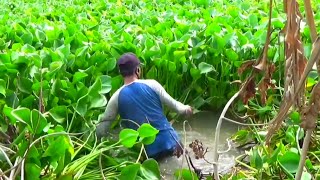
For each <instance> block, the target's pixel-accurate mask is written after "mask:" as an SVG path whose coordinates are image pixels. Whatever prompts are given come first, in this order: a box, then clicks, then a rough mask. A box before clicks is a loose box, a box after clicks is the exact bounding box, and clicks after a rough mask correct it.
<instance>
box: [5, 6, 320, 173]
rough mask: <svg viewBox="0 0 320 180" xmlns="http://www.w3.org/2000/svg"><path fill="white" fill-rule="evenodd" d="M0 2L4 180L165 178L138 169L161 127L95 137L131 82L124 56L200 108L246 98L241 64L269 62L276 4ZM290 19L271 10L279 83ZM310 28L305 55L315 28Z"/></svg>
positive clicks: (145, 166) (151, 165)
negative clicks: (121, 64) (119, 64)
mask: <svg viewBox="0 0 320 180" xmlns="http://www.w3.org/2000/svg"><path fill="white" fill-rule="evenodd" d="M0 4H1V5H0V7H1V8H0V112H1V113H0V179H1V178H2V179H6V178H9V179H11V178H13V179H14V178H18V177H19V178H21V179H24V178H26V179H56V178H57V179H102V178H104V177H108V178H110V179H118V178H120V179H128V178H129V177H130V178H133V179H135V178H140V179H157V178H160V172H159V169H158V166H157V163H156V162H155V161H153V160H147V161H145V162H143V163H140V162H139V161H140V160H141V159H142V157H141V156H142V152H143V151H142V149H143V144H148V143H150V142H152V139H153V138H154V137H155V134H156V133H155V131H156V130H154V129H153V128H152V127H146V129H147V130H148V131H152V132H154V133H153V134H152V135H150V137H149V136H148V135H145V133H143V130H141V132H139V130H138V131H129V130H124V131H122V133H120V140H119V141H112V140H108V141H105V142H103V143H101V144H98V143H97V141H96V138H95V135H94V134H95V133H94V131H95V125H96V123H97V122H98V118H99V115H100V114H101V113H102V112H103V111H104V107H105V105H106V104H107V101H108V98H109V97H110V95H111V94H112V93H114V92H115V90H117V89H118V88H119V87H120V86H121V85H122V81H121V77H120V76H119V75H118V70H117V68H116V60H117V59H118V57H119V56H120V55H121V54H122V53H125V52H134V53H136V54H137V56H138V57H139V58H140V59H141V61H143V63H144V67H143V77H144V78H154V79H157V80H158V81H159V82H160V83H161V84H163V85H164V87H165V89H166V90H167V91H168V93H169V94H170V95H172V96H173V97H174V98H176V99H179V100H180V101H182V102H184V103H189V104H191V105H192V106H194V107H195V108H206V109H211V110H215V109H218V108H221V107H222V106H223V105H224V104H225V103H226V102H227V100H228V99H229V98H230V97H231V96H232V95H233V94H234V92H235V91H237V89H238V87H239V85H238V84H237V82H235V81H236V80H239V79H240V80H243V79H244V77H245V76H244V75H243V76H242V75H241V76H239V74H238V72H237V70H238V68H239V67H240V66H241V64H242V63H243V61H244V60H250V59H255V58H257V57H258V56H259V55H260V53H261V50H262V48H263V46H264V43H265V39H266V38H265V37H266V35H267V34H266V27H267V23H268V16H267V11H268V4H267V3H261V2H259V1H255V0H245V1H242V0H235V1H232V2H224V1H206V0H190V1H184V0H172V1H166V0H153V1H138V0H132V1H121V0H111V1H100V0H90V1H86V0H73V1H65V0H57V1H48V2H45V1H36V0H30V1H28V2H26V1H19V0H12V1H8V0H1V1H0ZM317 6H319V5H317ZM315 19H316V22H317V23H319V20H320V14H319V13H316V14H315ZM284 22H285V15H284V13H282V11H281V10H275V11H273V14H272V27H273V29H274V31H273V32H272V36H271V37H272V40H271V43H270V47H269V53H268V59H270V60H271V61H273V62H274V63H275V64H276V66H277V67H278V68H277V69H276V72H279V73H275V76H274V77H275V78H279V79H280V78H281V74H282V72H283V66H281V65H280V64H281V63H282V62H281V60H282V59H284V53H283V51H282V50H281V49H282V48H283V45H281V43H283V39H281V38H276V35H278V34H279V33H280V31H281V29H283V27H284ZM301 31H302V32H303V37H302V38H303V39H304V40H305V42H309V43H307V44H306V45H305V46H304V48H305V49H306V53H308V52H309V50H310V49H311V43H310V39H309V37H310V35H309V34H310V32H309V29H308V28H307V27H305V26H303V27H302V29H301ZM308 49H309V50H308ZM306 55H307V56H308V54H306ZM309 55H310V54H309ZM278 65H279V66H278ZM308 82H309V83H313V81H312V78H311V79H310V81H308ZM278 83H279V84H281V83H282V82H281V81H279V82H278ZM314 84H315V82H314ZM310 87H311V85H310ZM275 99H276V98H275ZM250 103H251V104H254V105H256V107H258V108H257V109H259V110H258V111H259V115H261V117H265V116H264V115H267V116H268V115H270V114H268V113H270V112H271V110H272V108H269V109H268V108H265V109H262V110H261V108H260V105H259V102H255V101H250ZM243 109H244V106H243V105H242V104H241V105H239V111H240V110H243ZM253 111H255V109H254V110H253ZM241 132H243V131H241ZM132 146H133V148H132ZM135 146H138V147H136V149H134V148H135ZM141 146H142V147H141ZM124 147H126V148H124ZM279 147H280V145H279ZM127 148H129V149H127ZM258 150H259V149H257V150H253V152H252V154H254V157H258V160H259V161H258V163H256V162H255V163H254V162H253V163H252V164H253V166H254V165H255V166H256V168H258V167H260V166H261V162H260V159H259V157H260V156H258V155H259V152H260V151H259V152H258ZM293 153H294V152H293ZM283 156H284V157H282V160H280V159H281V158H280V159H279V161H280V162H284V161H285V159H287V156H286V154H284V155H283ZM290 157H291V156H290ZM283 159H284V160H283ZM102 162H103V163H102ZM98 166H99V169H97V167H98Z"/></svg>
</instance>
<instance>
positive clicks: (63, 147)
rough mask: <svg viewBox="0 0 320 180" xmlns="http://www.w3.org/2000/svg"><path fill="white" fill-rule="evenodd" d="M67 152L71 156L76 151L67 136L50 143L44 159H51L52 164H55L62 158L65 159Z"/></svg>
mask: <svg viewBox="0 0 320 180" xmlns="http://www.w3.org/2000/svg"><path fill="white" fill-rule="evenodd" d="M66 151H68V152H69V153H70V154H71V155H72V154H73V153H74V149H73V147H72V145H71V144H70V142H69V140H68V138H67V137H65V136H59V137H57V138H56V139H55V140H54V141H53V142H52V143H50V145H49V146H48V147H47V149H46V150H45V152H44V154H43V155H42V157H50V159H51V162H55V161H58V160H59V158H60V157H63V156H64V155H65V153H66Z"/></svg>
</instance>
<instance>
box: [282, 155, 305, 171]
mask: <svg viewBox="0 0 320 180" xmlns="http://www.w3.org/2000/svg"><path fill="white" fill-rule="evenodd" d="M278 161H279V163H280V164H281V165H282V166H283V168H285V169H286V171H288V172H290V173H295V172H297V170H298V166H299V161H300V156H299V155H298V154H297V153H294V152H291V151H287V152H286V153H285V154H284V155H283V156H279V157H278Z"/></svg>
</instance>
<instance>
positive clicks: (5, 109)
mask: <svg viewBox="0 0 320 180" xmlns="http://www.w3.org/2000/svg"><path fill="white" fill-rule="evenodd" d="M12 111H13V108H11V107H8V106H7V105H5V106H4V107H3V113H4V114H5V115H6V116H7V117H9V120H10V123H11V124H15V123H16V118H15V117H14V116H13V115H12V113H11V112H12Z"/></svg>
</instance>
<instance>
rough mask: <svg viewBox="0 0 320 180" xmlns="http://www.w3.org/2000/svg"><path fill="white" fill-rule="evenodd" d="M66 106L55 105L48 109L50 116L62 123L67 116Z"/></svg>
mask: <svg viewBox="0 0 320 180" xmlns="http://www.w3.org/2000/svg"><path fill="white" fill-rule="evenodd" d="M67 113H68V108H67V106H56V107H53V108H52V109H50V110H49V114H50V115H51V117H52V118H53V119H54V120H55V121H56V122H58V123H63V122H64V121H65V120H66V118H67Z"/></svg>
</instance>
